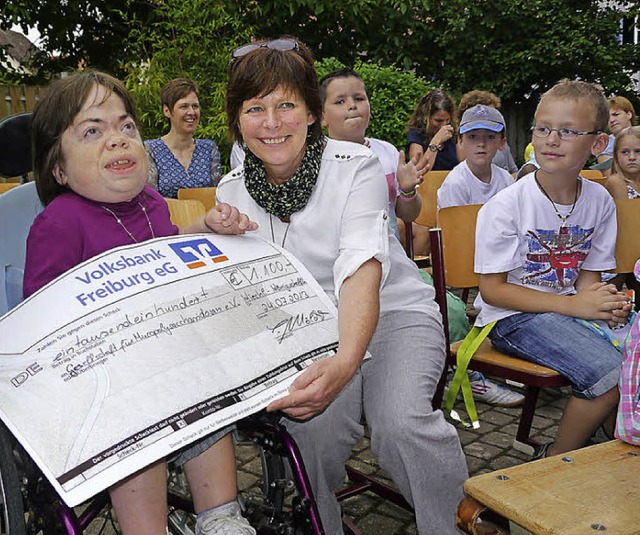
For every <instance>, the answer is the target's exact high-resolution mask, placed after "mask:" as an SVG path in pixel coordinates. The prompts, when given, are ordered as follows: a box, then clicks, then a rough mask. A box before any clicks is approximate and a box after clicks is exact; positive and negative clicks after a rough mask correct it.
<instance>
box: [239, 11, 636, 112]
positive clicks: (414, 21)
mask: <svg viewBox="0 0 640 535" xmlns="http://www.w3.org/2000/svg"><path fill="white" fill-rule="evenodd" d="M257 5H258V4H257V3H256V2H255V1H253V0H248V1H246V2H245V6H246V8H247V15H246V18H247V20H250V21H251V24H252V25H253V26H254V27H255V28H256V31H257V32H258V35H259V36H274V35H280V34H287V33H288V34H294V35H299V36H302V37H303V39H304V40H305V42H307V44H309V45H310V46H311V48H312V49H313V50H314V51H315V52H316V54H317V56H318V57H319V58H320V59H324V58H326V57H336V58H338V59H339V60H340V61H341V62H342V63H345V64H347V65H353V64H354V62H355V61H356V60H357V59H362V60H369V61H373V62H380V63H381V64H385V65H395V66H398V67H401V68H403V69H406V70H408V69H415V71H416V72H417V73H418V74H419V75H421V76H423V77H424V78H425V79H427V80H429V81H432V82H433V83H435V84H437V85H440V86H442V87H443V88H445V89H448V90H449V91H451V92H453V93H454V94H461V93H463V92H466V91H469V90H471V89H476V88H482V89H486V90H490V91H494V92H495V93H497V94H498V95H500V96H501V97H502V98H503V99H506V100H508V101H512V102H523V101H525V100H528V99H532V98H533V99H534V100H537V96H538V95H539V93H540V92H541V91H544V90H545V89H547V88H548V87H549V86H551V85H552V84H554V83H555V82H556V81H558V80H559V79H560V78H564V77H569V78H576V77H579V78H582V79H586V80H591V81H597V82H600V83H601V84H602V85H603V86H604V87H605V89H607V90H608V91H620V90H621V89H624V90H628V89H630V78H629V76H630V73H632V72H636V71H638V70H639V69H640V54H638V53H637V51H638V46H637V45H621V44H620V43H619V40H618V36H619V33H620V29H619V28H620V21H621V19H622V18H623V17H627V18H630V19H633V18H634V17H635V16H637V15H638V14H639V13H640V6H639V5H637V3H636V2H633V1H631V0H620V1H616V2H602V1H600V0H568V1H567V0H476V1H474V2H472V1H470V0H446V1H444V0H431V1H430V0H392V1H389V0H345V1H344V2H338V3H329V2H326V1H325V0H286V1H284V0H262V1H260V3H259V5H260V10H259V12H257V11H256V12H255V13H254V8H255V7H256V6H257Z"/></svg>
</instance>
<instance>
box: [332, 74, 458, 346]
mask: <svg viewBox="0 0 640 535" xmlns="http://www.w3.org/2000/svg"><path fill="white" fill-rule="evenodd" d="M320 100H321V102H322V125H323V126H326V127H327V130H328V133H329V137H330V138H331V139H337V140H340V141H351V142H353V143H359V144H361V145H366V146H367V147H369V148H370V149H371V151H372V152H373V153H374V154H375V155H376V156H377V157H378V160H380V163H381V164H382V168H383V170H384V174H385V176H386V179H387V186H388V190H389V226H390V227H391V229H392V230H393V231H394V233H395V235H396V238H399V235H398V222H397V218H396V216H397V217H399V218H400V219H401V220H402V221H404V222H405V223H406V224H410V223H411V222H412V221H413V220H414V219H415V218H416V217H417V216H418V214H419V213H420V209H421V208H422V201H421V199H420V196H419V195H418V194H417V191H416V190H417V188H418V185H419V184H421V183H422V180H423V175H424V173H425V172H426V171H428V170H429V164H428V163H427V162H428V155H427V156H425V155H423V156H422V157H416V158H413V159H412V160H411V161H409V162H406V160H405V154H404V151H398V149H396V148H395V147H394V146H393V145H392V144H391V143H388V142H386V141H382V140H381V139H376V138H369V137H365V133H366V131H367V128H368V126H369V118H370V116H371V110H370V106H369V98H368V97H367V89H366V87H365V84H364V80H363V79H362V78H361V77H360V75H359V74H358V73H357V72H356V71H354V70H353V69H349V68H344V69H339V70H337V71H333V72H331V73H329V74H327V75H326V76H324V77H323V78H322V79H321V80H320ZM420 276H421V277H422V279H423V280H424V281H425V282H426V283H427V284H430V285H431V286H433V279H431V276H430V275H429V274H428V273H427V272H425V271H423V270H420ZM447 309H448V311H449V336H450V338H451V341H452V342H454V341H456V340H460V339H462V338H464V337H465V336H466V334H467V333H468V332H469V321H468V320H467V314H466V305H465V303H463V302H462V301H461V300H460V299H459V298H458V297H457V296H455V295H453V294H451V293H449V292H447Z"/></svg>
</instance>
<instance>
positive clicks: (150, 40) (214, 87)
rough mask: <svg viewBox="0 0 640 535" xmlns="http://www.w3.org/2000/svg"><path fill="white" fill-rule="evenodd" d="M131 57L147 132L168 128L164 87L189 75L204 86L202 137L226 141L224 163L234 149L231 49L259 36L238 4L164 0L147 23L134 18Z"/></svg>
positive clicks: (130, 82) (132, 81)
mask: <svg viewBox="0 0 640 535" xmlns="http://www.w3.org/2000/svg"><path fill="white" fill-rule="evenodd" d="M129 22H130V23H131V28H132V30H131V31H130V34H129V47H130V49H131V52H132V54H131V57H130V58H129V59H128V61H127V62H126V63H123V64H122V68H123V69H124V70H125V71H126V73H127V75H126V81H127V86H128V87H129V89H130V90H131V92H132V94H133V96H134V98H135V100H136V103H137V105H138V108H139V110H140V115H141V120H142V125H143V128H144V135H145V137H146V138H152V137H157V136H159V135H161V134H163V133H164V132H166V128H167V122H166V118H165V117H164V115H163V113H162V109H161V106H160V90H161V89H162V87H163V86H164V85H165V84H166V83H167V82H168V81H169V80H171V79H173V78H178V77H187V78H191V79H193V80H195V81H196V82H197V83H198V85H199V86H200V95H199V96H200V103H201V106H202V117H201V121H200V127H199V129H198V136H199V137H203V138H210V139H213V140H215V141H216V143H218V145H220V149H221V152H222V153H223V162H224V161H228V154H229V152H230V149H231V145H230V142H229V140H228V137H227V123H226V113H225V96H226V88H227V80H228V69H229V60H230V58H231V51H232V50H233V48H235V47H236V46H239V45H241V44H244V43H246V42H248V41H249V40H250V38H251V35H252V34H253V30H252V28H251V27H250V26H247V25H246V21H244V20H243V19H242V12H241V11H240V8H239V6H238V5H237V4H235V3H232V2H227V1H225V0H164V1H163V2H162V4H160V5H159V6H158V8H157V9H156V10H155V12H154V14H153V21H151V22H148V23H146V24H144V25H141V24H134V23H135V21H129Z"/></svg>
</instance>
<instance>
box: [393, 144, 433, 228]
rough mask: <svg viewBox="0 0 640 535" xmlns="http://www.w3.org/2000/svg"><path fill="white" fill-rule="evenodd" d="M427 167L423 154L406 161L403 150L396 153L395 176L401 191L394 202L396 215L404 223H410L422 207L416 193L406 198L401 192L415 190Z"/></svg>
mask: <svg viewBox="0 0 640 535" xmlns="http://www.w3.org/2000/svg"><path fill="white" fill-rule="evenodd" d="M429 169H430V164H429V161H428V159H427V158H426V155H424V154H423V155H422V156H421V157H419V158H418V157H416V158H413V159H411V160H409V161H408V162H407V161H406V160H405V155H404V151H403V150H401V151H400V152H399V153H398V168H397V171H396V177H397V179H398V185H399V186H400V190H401V191H400V195H399V196H398V199H397V202H396V216H398V217H399V218H400V219H402V220H403V221H404V222H405V223H411V222H412V221H415V219H416V217H418V215H419V214H420V210H421V209H422V198H421V197H420V195H418V194H417V193H416V194H415V195H414V196H413V197H411V198H407V197H406V196H403V195H402V192H404V193H408V192H411V191H415V190H416V188H418V187H419V186H420V184H422V182H423V180H424V174H425V173H426V172H428V171H429Z"/></svg>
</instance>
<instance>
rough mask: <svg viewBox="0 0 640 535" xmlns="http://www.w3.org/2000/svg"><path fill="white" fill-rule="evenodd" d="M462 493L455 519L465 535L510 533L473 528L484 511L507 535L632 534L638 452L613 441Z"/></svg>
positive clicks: (637, 518)
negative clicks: (502, 524)
mask: <svg viewBox="0 0 640 535" xmlns="http://www.w3.org/2000/svg"><path fill="white" fill-rule="evenodd" d="M464 492H465V495H466V497H465V499H464V500H463V501H462V502H461V503H460V505H459V507H458V515H457V523H458V527H459V528H460V529H462V530H463V532H464V533H470V534H479V533H493V534H496V535H497V534H500V533H509V529H507V528H500V527H499V523H498V525H497V526H498V527H495V529H493V530H492V528H490V527H489V525H488V524H487V523H486V522H483V523H480V524H478V523H477V520H478V518H479V517H480V515H482V514H483V513H484V512H485V511H486V512H493V513H496V514H497V515H499V517H502V518H503V519H506V520H508V521H509V523H510V524H511V528H510V532H511V533H512V534H514V533H533V534H536V535H538V534H552V533H553V534H562V535H574V534H575V535H578V534H579V535H584V534H589V533H596V532H600V531H606V533H611V534H614V533H615V534H616V535H627V534H628V535H631V534H637V533H640V507H637V498H638V496H639V495H640V448H639V447H636V446H631V445H629V444H626V443H625V442H622V441H621V440H612V441H610V442H606V443H604V444H597V445H595V446H590V447H588V448H582V449H580V450H575V451H572V452H569V453H566V454H564V455H558V456H555V457H549V458H547V459H542V460H540V461H533V462H530V463H526V464H521V465H519V466H513V467H511V468H506V469H504V470H498V471H496V472H491V473H489V474H482V475H479V476H476V477H472V478H470V479H468V480H467V481H466V483H465V485H464ZM489 516H490V515H489ZM523 530H524V531H523Z"/></svg>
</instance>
